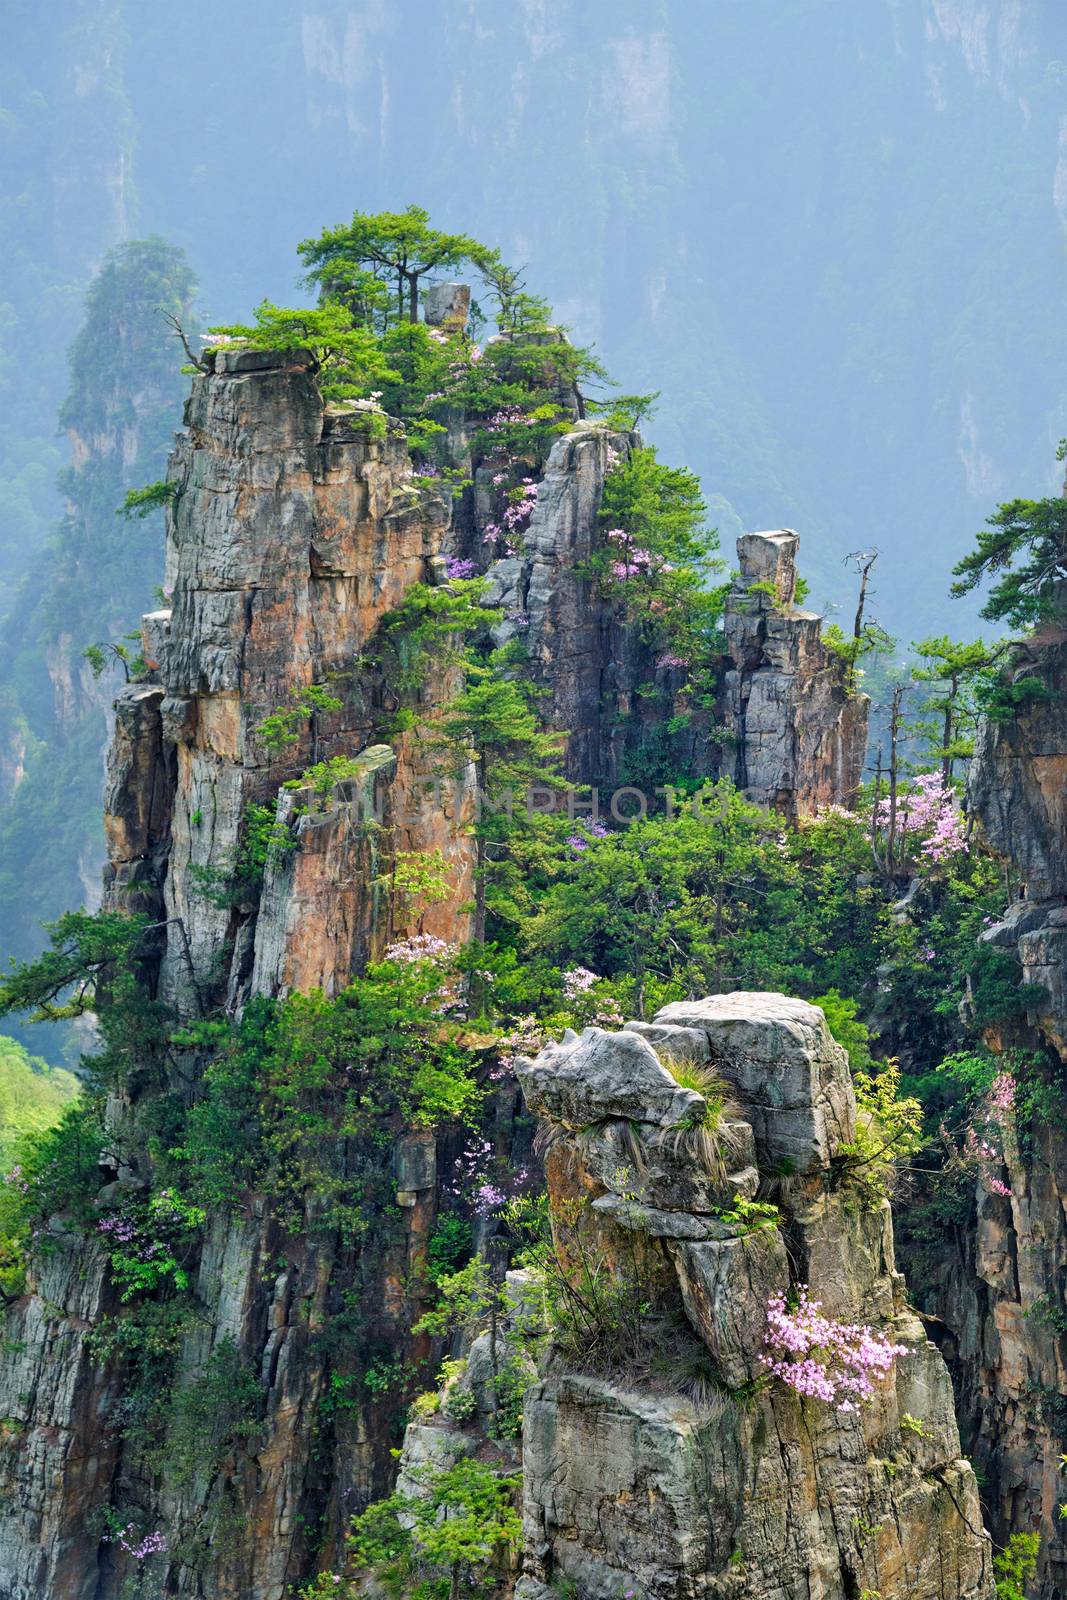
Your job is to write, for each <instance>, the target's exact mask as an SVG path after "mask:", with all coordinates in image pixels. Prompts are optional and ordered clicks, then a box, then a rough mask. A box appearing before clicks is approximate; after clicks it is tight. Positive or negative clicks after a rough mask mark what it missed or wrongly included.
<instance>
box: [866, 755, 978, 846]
mask: <svg viewBox="0 0 1067 1600" xmlns="http://www.w3.org/2000/svg"><path fill="white" fill-rule="evenodd" d="M889 820H890V803H889V800H888V799H884V800H880V801H879V802H878V805H877V807H876V809H875V814H874V822H875V826H876V827H879V828H887V827H888V826H889ZM897 827H898V828H899V829H900V831H901V832H902V833H928V837H927V838H926V839H925V840H924V841H923V843H922V844H921V845H920V846H919V851H920V854H921V855H924V856H926V858H927V859H928V860H929V861H937V862H940V861H946V860H947V859H948V858H949V856H954V855H959V853H960V851H961V850H966V848H967V834H966V831H965V828H964V823H963V818H962V817H961V815H960V813H959V810H958V808H957V805H956V796H955V794H954V792H953V790H952V787H951V785H950V784H947V783H946V782H945V780H944V778H943V777H942V776H941V774H940V772H923V773H920V775H919V777H917V778H916V779H915V786H914V788H913V789H912V790H911V792H910V793H909V794H904V795H900V796H899V797H898V799H897Z"/></svg>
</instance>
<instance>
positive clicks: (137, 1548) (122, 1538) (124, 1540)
mask: <svg viewBox="0 0 1067 1600" xmlns="http://www.w3.org/2000/svg"><path fill="white" fill-rule="evenodd" d="M131 1536H132V1537H133V1538H134V1539H136V1537H137V1533H136V1530H135V1529H134V1526H133V1524H132V1523H128V1524H127V1525H126V1527H125V1528H119V1529H118V1531H117V1532H116V1533H114V1534H110V1533H105V1534H104V1538H105V1540H108V1539H115V1540H116V1541H117V1543H118V1545H119V1546H120V1548H121V1549H123V1550H125V1551H126V1553H127V1555H131V1556H132V1557H133V1559H134V1560H135V1561H147V1560H148V1557H149V1556H155V1555H159V1554H160V1552H161V1551H163V1550H165V1549H166V1548H167V1541H166V1539H165V1537H164V1536H163V1534H162V1533H161V1532H160V1530H159V1529H158V1528H157V1529H156V1531H155V1532H154V1533H149V1534H146V1535H145V1537H144V1538H143V1539H142V1540H141V1541H140V1543H139V1544H131V1543H130V1538H131Z"/></svg>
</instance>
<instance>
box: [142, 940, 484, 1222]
mask: <svg viewBox="0 0 1067 1600" xmlns="http://www.w3.org/2000/svg"><path fill="white" fill-rule="evenodd" d="M447 982H448V972H447V969H446V968H445V967H444V966H443V965H442V964H441V963H439V962H434V961H414V962H404V961H384V962H380V963H377V964H375V965H372V966H370V967H369V968H368V969H367V972H366V973H365V975H364V976H363V977H362V978H359V979H356V980H355V981H354V982H353V983H352V984H351V985H350V986H349V987H348V988H347V989H345V990H343V991H342V992H341V993H340V994H339V995H337V996H336V997H335V998H333V999H328V998H327V997H326V996H325V995H324V994H322V992H321V991H318V990H313V991H311V992H310V993H308V994H294V995H291V996H289V998H288V999H286V1000H284V1001H281V1002H271V1001H268V1000H265V999H263V998H257V999H255V1000H253V1001H252V1002H251V1003H250V1004H249V1005H248V1006H247V1007H246V1008H245V1012H244V1015H243V1016H242V1019H241V1022H240V1023H239V1024H238V1025H237V1026H236V1027H234V1028H230V1027H229V1025H227V1024H210V1025H208V1026H207V1027H206V1028H205V1027H204V1026H201V1027H200V1028H198V1029H194V1030H189V1031H187V1033H186V1035H185V1036H184V1042H185V1043H186V1044H188V1045H199V1046H200V1047H201V1048H202V1047H203V1046H204V1045H205V1044H207V1045H210V1047H211V1049H212V1057H211V1060H210V1062H209V1064H208V1066H207V1068H206V1070H205V1072H204V1078H203V1093H202V1096H201V1098H200V1099H199V1100H198V1101H197V1102H196V1104H194V1105H193V1106H192V1108H191V1109H190V1111H189V1114H188V1118H187V1120H186V1125H185V1130H184V1133H183V1136H182V1140H181V1143H180V1144H176V1145H174V1147H173V1148H172V1150H171V1152H170V1159H171V1161H172V1162H174V1163H175V1167H174V1170H175V1173H176V1174H177V1175H180V1176H181V1181H182V1186H183V1188H185V1189H186V1190H187V1191H188V1192H190V1193H192V1194H193V1195H195V1196H196V1198H197V1199H198V1201H199V1203H201V1204H204V1205H212V1206H217V1205H220V1204H228V1203H230V1204H232V1203H233V1202H234V1201H235V1200H236V1199H237V1198H238V1197H239V1196H240V1195H241V1194H242V1193H243V1192H244V1191H245V1190H247V1189H251V1188H256V1187H263V1188H267V1189H269V1190H270V1191H271V1192H272V1193H273V1194H274V1195H275V1197H276V1200H277V1203H278V1206H279V1209H280V1211H281V1213H282V1215H283V1216H284V1217H285V1218H286V1219H287V1220H288V1221H289V1222H290V1223H291V1225H292V1226H293V1227H294V1228H302V1227H304V1226H307V1225H308V1223H307V1219H306V1218H305V1206H306V1205H309V1204H312V1201H313V1210H314V1215H315V1219H316V1220H315V1223H314V1225H315V1226H317V1227H327V1228H329V1227H337V1228H341V1229H342V1230H343V1231H344V1232H345V1233H346V1234H349V1235H351V1236H352V1237H355V1238H360V1237H362V1236H363V1235H364V1234H365V1233H366V1232H367V1231H368V1230H370V1229H372V1228H374V1227H375V1226H379V1225H380V1217H381V1213H382V1211H383V1210H385V1209H387V1208H388V1207H390V1206H391V1204H392V1198H393V1189H392V1185H391V1182H390V1179H389V1152H390V1149H391V1146H392V1141H393V1138H394V1136H395V1133H396V1132H397V1131H399V1129H400V1128H401V1127H436V1126H438V1125H441V1124H455V1123H463V1122H468V1121H470V1120H471V1119H472V1118H473V1117H474V1115H475V1112H476V1109H477V1106H478V1104H479V1101H480V1091H479V1089H478V1087H477V1084H476V1082H475V1078H474V1074H473V1061H472V1057H471V1055H470V1052H469V1051H468V1050H467V1049H466V1048H465V1047H464V1046H463V1045H462V1044H461V1043H460V1042H459V1034H460V1032H461V1027H460V1025H459V1024H457V1023H451V1022H449V1021H448V1020H447V1019H446V1016H445V1014H444V1010H443V1007H444V1004H445V1000H444V997H443V995H442V990H443V989H444V988H445V987H446V986H447Z"/></svg>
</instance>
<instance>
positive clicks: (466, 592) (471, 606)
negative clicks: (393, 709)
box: [373, 578, 501, 702]
mask: <svg viewBox="0 0 1067 1600" xmlns="http://www.w3.org/2000/svg"><path fill="white" fill-rule="evenodd" d="M485 591H486V582H485V579H484V578H466V579H453V580H452V582H450V583H448V584H441V585H439V586H437V587H431V586H430V585H428V584H424V583H416V584H413V585H412V586H411V588H410V589H409V590H408V591H407V593H406V594H405V596H404V598H403V600H402V601H401V602H400V604H399V605H397V606H394V607H393V609H392V610H391V611H389V612H387V613H386V615H385V616H384V617H383V619H382V622H381V625H380V627H379V629H378V632H377V635H376V639H375V653H374V658H373V659H374V665H375V666H376V668H377V670H378V671H379V673H380V674H381V678H382V682H383V685H384V687H385V690H386V692H387V694H390V695H392V696H393V697H394V698H395V699H396V700H397V701H398V702H402V701H404V700H405V699H406V698H409V697H411V696H412V695H414V694H415V693H416V692H417V691H418V690H420V689H421V688H422V687H423V685H424V683H425V680H426V674H427V672H428V671H429V669H430V666H431V663H432V665H433V668H434V670H435V671H440V670H443V669H445V668H447V667H449V666H455V665H458V664H459V663H460V662H461V661H463V660H465V659H466V654H465V650H466V646H467V644H468V642H469V641H470V640H471V639H472V638H473V637H475V636H476V635H477V634H479V633H485V632H487V631H488V629H489V628H491V627H492V626H493V624H494V623H497V622H499V621H500V616H501V613H500V611H499V610H498V609H496V608H495V607H492V606H485V605H483V604H482V603H481V602H482V598H483V596H484V594H485Z"/></svg>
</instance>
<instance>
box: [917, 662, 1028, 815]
mask: <svg viewBox="0 0 1067 1600" xmlns="http://www.w3.org/2000/svg"><path fill="white" fill-rule="evenodd" d="M1005 648H1006V647H1005V646H1004V645H988V644H986V643H985V642H984V641H983V640H982V639H974V640H971V641H965V640H957V639H950V638H949V637H948V635H947V634H940V635H939V636H938V637H937V638H936V639H923V640H921V641H920V642H919V643H918V644H915V645H913V646H912V649H913V650H914V651H915V653H916V654H917V655H918V657H919V658H920V660H921V661H923V662H925V663H926V665H924V666H921V667H915V668H913V670H912V677H913V678H914V679H915V681H916V682H917V683H922V684H929V685H930V690H929V693H928V694H927V695H926V698H925V699H924V700H923V701H922V702H921V703H920V705H919V708H918V713H917V716H916V718H915V720H914V722H913V729H914V731H915V732H916V733H917V734H919V735H920V736H921V737H922V739H923V740H924V741H925V744H926V748H927V752H928V754H929V755H930V756H931V757H933V759H934V760H936V761H937V762H938V763H939V764H940V767H941V775H942V777H943V778H944V780H945V782H946V783H950V782H951V781H952V775H953V768H954V767H955V764H956V762H957V761H967V760H969V759H970V757H971V756H972V755H973V754H974V729H975V727H976V725H977V722H978V717H979V714H980V711H981V701H980V695H981V690H982V687H983V686H984V685H988V683H989V680H990V676H991V672H992V669H993V668H994V667H995V665H996V663H997V661H998V660H999V659H1000V657H1001V656H1002V655H1003V653H1004V650H1005Z"/></svg>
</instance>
